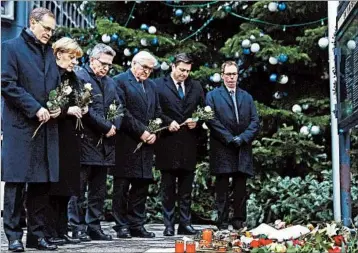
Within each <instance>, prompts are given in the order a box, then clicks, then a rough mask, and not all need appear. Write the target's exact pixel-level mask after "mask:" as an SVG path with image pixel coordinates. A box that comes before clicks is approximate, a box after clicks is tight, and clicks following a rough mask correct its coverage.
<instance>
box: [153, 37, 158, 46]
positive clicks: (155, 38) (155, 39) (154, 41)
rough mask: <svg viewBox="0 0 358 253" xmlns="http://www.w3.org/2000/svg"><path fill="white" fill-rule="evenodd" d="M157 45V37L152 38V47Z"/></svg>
mask: <svg viewBox="0 0 358 253" xmlns="http://www.w3.org/2000/svg"><path fill="white" fill-rule="evenodd" d="M158 43H159V40H158V38H157V37H154V38H153V39H152V45H153V46H158Z"/></svg>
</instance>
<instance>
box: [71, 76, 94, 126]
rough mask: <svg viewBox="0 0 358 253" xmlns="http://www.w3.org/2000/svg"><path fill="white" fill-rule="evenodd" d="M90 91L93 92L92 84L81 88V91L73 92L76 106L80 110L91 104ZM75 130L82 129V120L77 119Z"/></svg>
mask: <svg viewBox="0 0 358 253" xmlns="http://www.w3.org/2000/svg"><path fill="white" fill-rule="evenodd" d="M91 90H93V88H92V84H90V83H86V84H85V85H84V86H83V89H81V90H80V91H77V90H75V91H74V94H75V99H76V104H77V106H78V107H80V108H81V109H82V108H85V107H87V106H88V105H89V104H90V103H92V94H91ZM76 129H83V124H82V120H81V119H79V118H77V121H76Z"/></svg>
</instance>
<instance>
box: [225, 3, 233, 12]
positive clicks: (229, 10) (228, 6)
mask: <svg viewBox="0 0 358 253" xmlns="http://www.w3.org/2000/svg"><path fill="white" fill-rule="evenodd" d="M231 10H232V8H231V6H230V5H226V6H225V7H224V11H225V12H227V13H229V12H231Z"/></svg>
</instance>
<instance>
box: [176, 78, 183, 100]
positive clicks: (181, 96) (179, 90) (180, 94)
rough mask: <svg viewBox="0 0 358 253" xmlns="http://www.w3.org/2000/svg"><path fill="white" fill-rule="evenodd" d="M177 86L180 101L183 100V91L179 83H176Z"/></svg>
mask: <svg viewBox="0 0 358 253" xmlns="http://www.w3.org/2000/svg"><path fill="white" fill-rule="evenodd" d="M177 84H178V86H179V87H178V94H179V97H180V98H181V99H183V98H184V91H183V87H182V86H181V82H179V83H177Z"/></svg>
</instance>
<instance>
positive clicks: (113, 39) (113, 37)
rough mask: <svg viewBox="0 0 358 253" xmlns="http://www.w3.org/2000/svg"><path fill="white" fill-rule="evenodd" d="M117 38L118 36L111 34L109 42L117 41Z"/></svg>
mask: <svg viewBox="0 0 358 253" xmlns="http://www.w3.org/2000/svg"><path fill="white" fill-rule="evenodd" d="M118 38H119V36H118V34H116V33H114V34H112V37H111V41H117V40H118Z"/></svg>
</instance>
